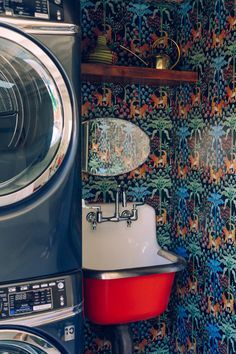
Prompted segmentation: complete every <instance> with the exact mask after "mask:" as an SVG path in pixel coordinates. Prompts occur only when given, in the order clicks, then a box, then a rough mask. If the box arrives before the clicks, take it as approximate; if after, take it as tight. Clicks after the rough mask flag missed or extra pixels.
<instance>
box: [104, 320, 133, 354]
mask: <svg viewBox="0 0 236 354" xmlns="http://www.w3.org/2000/svg"><path fill="white" fill-rule="evenodd" d="M107 334H108V338H109V339H110V341H111V345H112V354H132V353H134V345H133V338H132V333H131V330H130V328H129V325H128V324H123V325H113V326H109V327H107Z"/></svg>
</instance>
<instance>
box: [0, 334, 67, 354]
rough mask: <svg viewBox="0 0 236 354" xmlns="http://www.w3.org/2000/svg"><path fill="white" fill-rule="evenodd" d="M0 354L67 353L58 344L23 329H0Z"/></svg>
mask: <svg viewBox="0 0 236 354" xmlns="http://www.w3.org/2000/svg"><path fill="white" fill-rule="evenodd" d="M0 354H68V353H67V352H66V350H65V349H64V348H62V347H61V346H60V345H59V344H58V345H57V344H54V343H53V344H52V343H51V342H49V341H48V340H46V339H45V338H43V337H42V336H41V335H36V334H33V333H31V332H27V331H25V330H21V329H19V330H16V329H14V330H12V329H9V330H7V329H4V330H0Z"/></svg>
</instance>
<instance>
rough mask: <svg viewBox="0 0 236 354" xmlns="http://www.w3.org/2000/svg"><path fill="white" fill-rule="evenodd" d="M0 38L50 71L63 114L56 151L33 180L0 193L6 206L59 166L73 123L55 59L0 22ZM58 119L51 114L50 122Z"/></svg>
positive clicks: (30, 191) (27, 193)
mask: <svg viewBox="0 0 236 354" xmlns="http://www.w3.org/2000/svg"><path fill="white" fill-rule="evenodd" d="M0 38H3V39H6V40H9V41H11V42H13V43H15V44H17V45H19V46H21V47H22V48H23V49H25V50H27V51H28V52H29V53H31V54H32V55H33V56H35V57H36V58H37V59H38V60H39V61H40V63H41V64H42V66H43V67H45V68H46V69H47V71H48V72H49V73H50V74H51V76H52V79H53V82H54V85H55V87H56V88H57V90H58V93H59V96H60V100H61V105H62V112H63V116H61V117H60V122H58V123H59V127H60V130H59V131H60V134H61V141H60V145H59V147H58V149H57V152H56V154H55V156H54V158H53V159H52V161H51V163H50V164H49V165H48V167H47V168H46V170H45V171H43V173H42V174H41V175H39V176H38V177H37V178H36V179H35V180H34V181H33V182H31V183H30V184H28V185H27V186H25V187H23V188H22V189H19V190H17V191H15V192H13V193H11V194H7V195H3V196H0V206H6V205H10V204H13V203H16V202H18V201H21V200H22V199H25V198H26V197H28V196H30V195H32V194H33V193H34V192H35V191H36V190H38V189H39V188H41V187H42V186H44V185H45V184H46V183H47V182H48V181H49V180H50V179H51V177H52V176H53V175H54V174H55V173H56V171H57V170H58V168H59V167H60V165H61V163H62V161H63V159H64V157H65V155H66V152H67V150H68V147H69V145H70V140H71V136H72V126H73V109H72V102H71V96H70V94H69V91H68V88H67V85H66V82H65V79H64V78H63V76H62V74H61V72H60V71H59V69H58V67H57V65H56V63H55V62H54V61H53V60H52V59H51V58H50V57H49V56H48V54H47V53H46V52H45V51H44V50H43V49H41V48H40V46H39V45H37V44H36V43H35V42H34V40H31V39H29V38H28V37H27V36H25V35H24V33H22V34H21V33H19V32H18V31H16V30H14V28H12V29H9V28H8V27H4V26H2V25H1V24H0ZM56 120H58V117H57V118H56V117H55V115H54V122H55V121H56Z"/></svg>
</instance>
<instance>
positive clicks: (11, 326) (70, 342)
mask: <svg viewBox="0 0 236 354" xmlns="http://www.w3.org/2000/svg"><path fill="white" fill-rule="evenodd" d="M80 283H81V273H80V272H77V273H76V272H75V273H73V274H70V275H61V276H57V277H51V278H48V277H47V278H46V279H38V280H29V281H27V282H18V283H11V284H5V285H1V286H0V353H1V354H3V353H4V354H46V353H50V354H82V353H83V340H82V316H81V313H82V304H81V296H80V291H81V289H80V288H79V285H78V284H80Z"/></svg>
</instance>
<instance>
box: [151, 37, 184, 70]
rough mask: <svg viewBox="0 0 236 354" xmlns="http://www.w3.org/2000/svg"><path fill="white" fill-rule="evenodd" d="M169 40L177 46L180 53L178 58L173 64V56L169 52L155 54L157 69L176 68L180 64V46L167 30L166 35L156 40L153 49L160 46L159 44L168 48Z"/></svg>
mask: <svg viewBox="0 0 236 354" xmlns="http://www.w3.org/2000/svg"><path fill="white" fill-rule="evenodd" d="M163 32H164V31H163ZM168 42H170V43H173V44H174V45H175V46H176V49H177V53H178V55H177V59H176V61H175V63H174V64H172V65H171V58H170V56H169V55H168V54H166V53H160V54H156V55H155V59H156V69H169V70H171V69H174V67H175V66H176V65H177V64H178V62H179V60H180V55H181V52H180V47H179V46H178V44H177V43H176V42H175V41H174V40H173V39H172V38H169V36H168V34H167V32H165V36H163V37H160V38H158V39H157V40H155V42H154V43H153V45H152V49H153V50H155V49H156V48H158V46H159V45H162V46H163V47H164V48H166V47H168Z"/></svg>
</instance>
